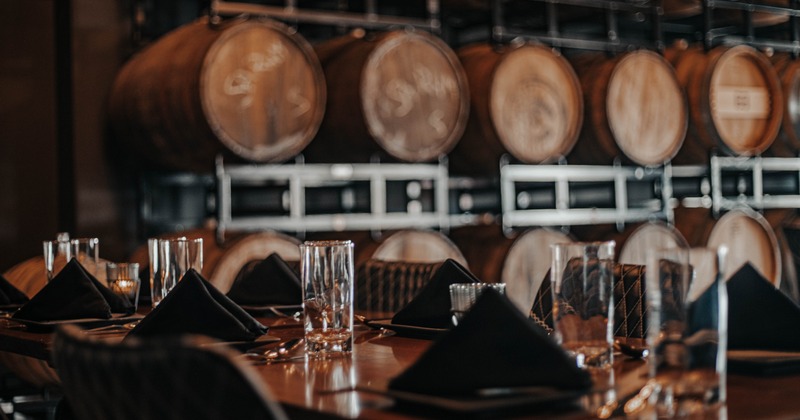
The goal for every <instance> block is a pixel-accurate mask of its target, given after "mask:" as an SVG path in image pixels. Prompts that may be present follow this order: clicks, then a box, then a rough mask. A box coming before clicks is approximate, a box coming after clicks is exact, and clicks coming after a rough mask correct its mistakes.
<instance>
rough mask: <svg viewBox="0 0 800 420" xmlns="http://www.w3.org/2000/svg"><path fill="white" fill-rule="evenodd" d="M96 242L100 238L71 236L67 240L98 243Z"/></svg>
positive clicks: (77, 242) (78, 242) (76, 242)
mask: <svg viewBox="0 0 800 420" xmlns="http://www.w3.org/2000/svg"><path fill="white" fill-rule="evenodd" d="M98 242H100V238H72V239H70V240H69V243H71V244H73V243H75V244H80V243H98Z"/></svg>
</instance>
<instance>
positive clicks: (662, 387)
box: [645, 248, 728, 418]
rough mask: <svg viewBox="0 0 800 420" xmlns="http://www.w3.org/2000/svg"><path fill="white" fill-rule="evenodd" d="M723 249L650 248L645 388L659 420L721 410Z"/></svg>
mask: <svg viewBox="0 0 800 420" xmlns="http://www.w3.org/2000/svg"><path fill="white" fill-rule="evenodd" d="M725 253H726V250H725V248H693V249H691V250H688V249H659V250H652V251H650V252H648V258H647V274H646V279H645V281H646V287H647V289H646V290H647V293H646V295H647V305H648V309H647V316H648V324H649V325H648V330H647V343H648V346H649V349H650V353H649V360H648V362H649V366H650V382H649V385H648V386H649V387H650V388H651V389H652V394H651V397H650V405H651V406H652V407H653V408H654V410H655V414H656V415H657V416H658V417H660V418H671V417H698V418H705V417H708V416H710V417H716V416H717V415H719V414H720V412H721V411H720V410H723V409H724V403H725V371H726V362H727V359H726V354H725V351H726V349H727V330H728V327H727V319H728V309H727V308H728V295H727V289H726V288H725V281H724V280H723V279H724V273H722V267H723V266H724V258H725Z"/></svg>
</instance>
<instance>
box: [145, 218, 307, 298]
mask: <svg viewBox="0 0 800 420" xmlns="http://www.w3.org/2000/svg"><path fill="white" fill-rule="evenodd" d="M181 236H185V237H187V238H190V239H193V238H202V239H203V270H202V274H203V276H204V277H205V278H206V279H208V281H209V282H211V284H213V285H214V286H216V288H217V289H219V291H221V292H222V293H227V292H228V290H230V288H231V285H233V281H234V280H236V277H237V276H238V275H239V272H240V271H242V269H243V268H245V267H246V266H247V265H248V264H249V263H251V262H253V261H261V260H263V259H265V258H267V257H268V256H270V254H272V253H277V254H278V255H280V256H281V258H283V259H284V260H286V261H290V262H291V261H299V260H300V248H299V245H300V241H299V240H297V238H294V237H292V236H288V235H286V234H283V233H279V232H273V231H265V232H257V233H248V234H239V235H236V236H234V237H232V238H231V239H230V240H227V241H226V242H225V243H224V244H220V243H219V242H217V240H216V232H215V231H214V230H213V229H195V230H190V231H184V232H176V233H172V234H168V235H164V236H162V237H163V238H175V237H181ZM130 260H131V261H133V262H138V263H139V265H140V271H141V273H142V277H143V278H144V277H145V276H146V275H147V276H148V278H149V274H147V273H148V270H149V267H150V263H149V258H148V255H147V245H143V246H141V247H139V248H138V249H137V250H135V251H134V253H133V254H132V255H131V257H130ZM143 283H144V282H143ZM143 293H144V291H143ZM148 293H149V292H148Z"/></svg>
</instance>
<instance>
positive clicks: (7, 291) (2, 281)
mask: <svg viewBox="0 0 800 420" xmlns="http://www.w3.org/2000/svg"><path fill="white" fill-rule="evenodd" d="M27 301H28V297H27V296H25V293H22V292H20V291H19V289H17V288H16V287H14V285H13V284H11V283H10V282H9V281H8V280H6V278H5V277H3V276H1V275H0V305H16V304H23V303H26V302H27Z"/></svg>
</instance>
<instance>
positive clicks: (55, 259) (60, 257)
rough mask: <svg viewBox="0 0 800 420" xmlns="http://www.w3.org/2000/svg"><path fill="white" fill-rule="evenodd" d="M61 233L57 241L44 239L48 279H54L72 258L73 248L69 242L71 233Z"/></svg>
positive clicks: (45, 266)
mask: <svg viewBox="0 0 800 420" xmlns="http://www.w3.org/2000/svg"><path fill="white" fill-rule="evenodd" d="M63 235H66V234H59V239H57V240H55V241H42V245H43V257H44V269H45V273H46V274H47V281H50V280H53V277H55V275H56V274H58V273H59V272H60V271H61V269H62V268H64V266H65V265H67V262H69V260H70V259H72V248H70V244H69V235H66V236H63Z"/></svg>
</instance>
